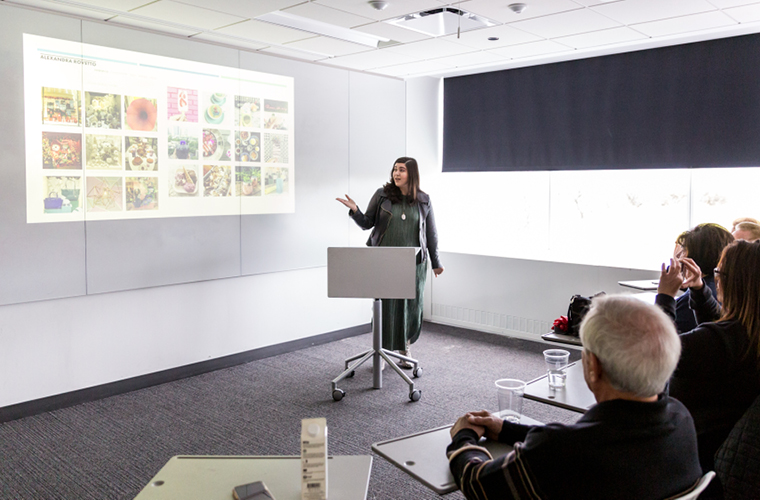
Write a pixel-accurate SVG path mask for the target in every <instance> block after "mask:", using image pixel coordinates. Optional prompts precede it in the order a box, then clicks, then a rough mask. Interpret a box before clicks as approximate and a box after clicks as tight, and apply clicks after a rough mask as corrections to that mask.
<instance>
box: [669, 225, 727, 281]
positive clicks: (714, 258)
mask: <svg viewBox="0 0 760 500" xmlns="http://www.w3.org/2000/svg"><path fill="white" fill-rule="evenodd" d="M732 241H734V237H733V235H732V234H731V233H729V232H728V230H727V229H726V228H724V227H723V226H721V225H719V224H712V223H705V224H699V225H698V226H695V227H694V228H692V229H689V230H688V231H684V232H683V233H681V234H680V235H678V238H676V244H678V245H681V246H682V247H683V248H684V250H686V256H687V257H689V258H690V259H693V260H694V262H696V263H697V265H698V266H699V268H700V269H701V270H702V273H704V274H706V275H710V273H712V270H713V269H715V266H717V265H718V260H719V259H720V254H721V252H722V251H723V249H724V248H725V247H726V245H728V244H729V243H731V242H732Z"/></svg>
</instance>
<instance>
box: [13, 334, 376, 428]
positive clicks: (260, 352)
mask: <svg viewBox="0 0 760 500" xmlns="http://www.w3.org/2000/svg"><path fill="white" fill-rule="evenodd" d="M371 331H372V327H371V326H370V323H367V324H364V325H358V326H352V327H350V328H344V329H342V330H336V331H333V332H328V333H323V334H320V335H315V336H313V337H307V338H304V339H298V340H291V341H289V342H283V343H282V344H275V345H271V346H267V347H261V348H259V349H252V350H250V351H245V352H240V353H237V354H230V355H229V356H223V357H221V358H215V359H209V360H207V361H201V362H198V363H193V364H190V365H184V366H178V367H176V368H170V369H168V370H162V371H159V372H154V373H148V374H147V375H140V376H138V377H133V378H128V379H125V380H119V381H117V382H110V383H108V384H103V385H97V386H94V387H88V388H86V389H80V390H77V391H72V392H66V393H64V394H56V395H55V396H49V397H46V398H41V399H35V400H32V401H26V402H23V403H18V404H15V405H10V406H5V407H3V408H0V423H2V422H8V421H10V420H16V419H19V418H23V417H30V416H32V415H37V414H39V413H44V412H47V411H54V410H60V409H62V408H66V407H69V406H74V405H78V404H81V403H86V402H88V401H95V400H97V399H102V398H107V397H110V396H116V395H119V394H124V393H127V392H131V391H135V390H137V389H144V388H146V387H151V386H154V385H159V384H164V383H166V382H173V381H175V380H180V379H183V378H187V377H193V376H195V375H201V374H203V373H208V372H212V371H215V370H220V369H222V368H230V367H232V366H237V365H241V364H243V363H249V362H251V361H256V360H258V359H264V358H269V357H271V356H277V355H279V354H285V353H288V352H293V351H298V350H300V349H305V348H307V347H312V346H315V345H321V344H326V343H328V342H334V341H336V340H341V339H345V338H349V337H355V336H357V335H362V334H365V333H369V332H371Z"/></svg>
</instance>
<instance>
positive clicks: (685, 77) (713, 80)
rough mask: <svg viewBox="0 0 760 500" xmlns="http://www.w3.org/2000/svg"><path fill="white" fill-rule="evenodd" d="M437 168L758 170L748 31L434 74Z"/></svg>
mask: <svg viewBox="0 0 760 500" xmlns="http://www.w3.org/2000/svg"><path fill="white" fill-rule="evenodd" d="M443 99H444V101H443V103H444V104H443V110H444V122H443V141H444V143H443V171H444V172H461V171H500V170H593V169H635V168H677V167H738V166H741V167H743V166H757V165H760V35H746V36H740V37H733V38H724V39H720V40H711V41H707V42H698V43H691V44H686V45H678V46H672V47H663V48H658V49H650V50H643V51H637V52H629V53H625V54H615V55H610V56H601V57H594V58H589V59H582V60H576V61H567V62H561V63H554V64H546V65H542V66H532V67H527V68H519V69H513V70H505V71H497V72H492V73H483V74H478V75H469V76H461V77H454V78H446V79H445V80H444V91H443Z"/></svg>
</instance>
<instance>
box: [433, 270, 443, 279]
mask: <svg viewBox="0 0 760 500" xmlns="http://www.w3.org/2000/svg"><path fill="white" fill-rule="evenodd" d="M442 273H443V267H434V268H433V274H434V275H435V277H436V278H437V277H438V275H439V274H442Z"/></svg>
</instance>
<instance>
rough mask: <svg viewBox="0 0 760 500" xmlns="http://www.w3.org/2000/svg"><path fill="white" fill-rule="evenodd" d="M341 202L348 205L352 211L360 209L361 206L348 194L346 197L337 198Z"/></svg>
mask: <svg viewBox="0 0 760 500" xmlns="http://www.w3.org/2000/svg"><path fill="white" fill-rule="evenodd" d="M335 199H336V200H338V201H339V202H341V203H343V204H344V205H345V206H347V207H348V208H349V209H350V210H351V211H352V212H356V211H358V210H359V207H357V206H356V202H355V201H354V200H352V199H351V197H350V196H348V195H346V199H345V200H344V199H343V198H335Z"/></svg>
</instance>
